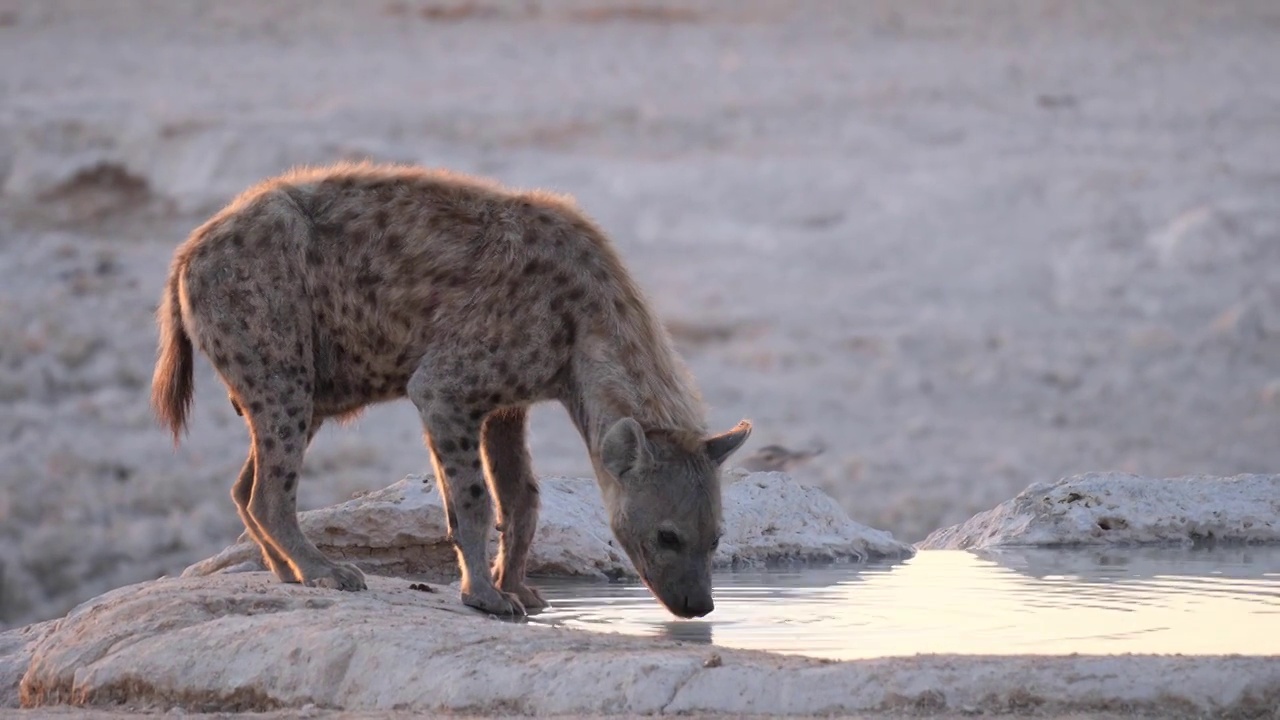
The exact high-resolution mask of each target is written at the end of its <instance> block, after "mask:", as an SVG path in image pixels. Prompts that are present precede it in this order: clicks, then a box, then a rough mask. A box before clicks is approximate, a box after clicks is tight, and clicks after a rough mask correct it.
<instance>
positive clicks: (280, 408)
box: [152, 165, 751, 617]
mask: <svg viewBox="0 0 1280 720" xmlns="http://www.w3.org/2000/svg"><path fill="white" fill-rule="evenodd" d="M158 319H159V325H160V348H159V359H158V361H157V363H156V370H155V379H154V382H153V389H152V402H153V405H154V407H155V410H156V412H157V414H158V416H159V418H160V419H161V421H162V422H163V423H164V424H166V425H167V426H168V427H169V428H170V429H171V430H172V431H173V433H174V438H175V441H176V440H177V438H178V437H179V435H180V434H181V432H182V429H183V427H184V426H185V424H186V417H187V412H188V410H189V408H190V405H191V396H192V359H193V346H194V347H199V348H200V350H201V351H202V352H204V353H205V354H206V355H207V356H208V357H209V359H210V360H211V362H212V363H213V367H214V368H215V369H216V370H217V372H218V374H219V375H220V376H221V378H222V380H223V382H224V383H225V384H226V386H227V389H228V391H229V394H230V398H231V402H232V404H233V405H234V406H235V407H236V410H237V412H239V413H240V414H242V415H243V416H244V418H245V420H246V421H247V423H248V425H249V431H250V435H251V438H252V440H251V445H250V449H249V458H248V460H246V461H245V464H244V469H243V470H241V472H240V477H239V479H238V480H237V481H236V482H235V485H234V487H233V489H232V492H231V495H232V498H233V499H234V500H235V504H236V509H237V510H238V512H239V514H240V518H241V519H242V520H243V521H244V524H245V527H246V528H247V530H248V533H249V535H250V536H251V537H252V538H253V539H254V541H255V542H257V544H258V545H259V546H260V547H261V548H262V553H263V556H264V559H265V560H266V562H267V564H268V565H269V566H270V568H271V570H272V572H274V573H275V575H276V576H277V577H278V578H279V579H280V580H282V581H284V582H301V583H306V584H308V585H314V586H321V587H331V588H339V589H343V590H360V589H363V588H364V587H365V581H364V576H363V575H362V574H361V572H360V571H359V570H358V569H356V568H355V567H353V566H351V565H348V564H343V563H337V562H334V561H332V560H329V559H328V558H326V557H325V556H324V555H323V554H321V552H320V551H319V550H318V549H317V548H316V547H315V545H313V544H312V543H311V542H310V541H309V540H308V539H307V538H306V537H305V536H304V535H303V534H302V532H301V530H300V529H299V527H298V520H297V513H296V493H297V483H298V474H299V472H300V471H301V469H302V457H303V453H304V452H305V451H306V448H307V445H308V443H309V442H310V440H311V438H312V437H314V436H315V433H316V431H317V430H318V429H319V428H320V425H321V423H323V422H324V421H325V420H326V419H327V418H333V417H341V416H346V415H351V414H353V413H356V412H358V411H359V410H360V409H361V408H362V407H364V406H365V405H368V404H370V403H375V402H381V401H385V400H393V399H396V398H400V397H404V396H408V398H409V399H410V400H411V401H413V403H414V405H415V406H417V408H418V412H419V414H420V416H421V418H422V424H423V427H424V428H425V430H426V442H427V446H428V448H429V450H430V455H431V460H432V463H433V465H434V468H435V476H436V481H437V483H438V485H439V488H440V493H441V495H442V497H443V499H444V502H445V509H446V518H447V523H448V528H449V533H450V538H451V539H452V541H453V543H454V545H455V546H456V548H457V552H458V563H459V566H460V568H461V571H462V583H461V587H462V600H463V602H464V603H466V604H467V605H470V606H473V607H476V608H480V609H482V610H486V611H488V612H492V613H498V614H519V613H522V612H524V611H526V609H536V608H540V607H543V606H545V605H546V603H545V602H544V601H543V599H542V598H541V596H540V595H539V593H538V592H537V591H536V590H535V589H534V588H532V587H530V586H529V585H527V584H526V581H525V560H526V558H527V556H528V553H529V546H530V543H531V542H532V539H533V534H534V528H535V526H536V524H537V518H538V482H537V478H536V477H535V476H534V474H533V470H532V469H531V466H530V460H529V452H528V448H527V444H526V438H525V435H526V419H527V413H528V407H529V405H530V404H532V403H535V402H538V401H542V400H559V401H560V402H561V403H562V404H563V405H564V406H565V407H566V408H567V409H568V411H569V415H570V417H571V418H572V419H573V422H574V423H575V424H576V426H577V427H578V429H579V431H580V432H581V434H582V437H583V439H584V440H585V442H586V445H587V448H588V450H589V453H590V456H591V460H592V463H593V465H594V467H595V472H596V476H597V479H598V481H599V485H600V489H601V492H602V494H603V497H604V501H605V506H606V508H607V509H608V513H609V519H610V524H611V526H612V528H613V532H614V535H615V536H616V537H617V539H618V541H619V543H620V544H621V545H622V547H623V548H624V549H625V550H626V552H627V555H628V556H629V557H630V558H631V560H632V561H633V562H634V564H635V566H636V569H637V570H638V571H639V573H640V576H641V578H642V579H643V580H644V582H645V583H646V584H647V585H648V586H649V588H650V589H651V590H652V591H653V593H654V594H655V595H656V596H657V598H658V599H659V600H660V601H661V602H662V603H663V604H664V605H665V606H666V607H667V608H668V609H669V610H671V612H673V613H675V614H676V615H680V616H685V617H693V616H701V615H705V614H707V613H709V612H711V610H712V609H713V607H714V606H713V603H712V599H711V558H712V554H713V553H714V551H715V548H716V543H717V540H718V538H719V537H720V522H721V509H720V487H719V477H718V476H719V467H720V465H721V464H722V463H723V462H724V461H725V459H726V458H727V457H728V456H729V455H730V454H731V453H732V452H733V451H734V450H736V449H737V448H738V447H739V446H740V445H741V444H742V443H743V441H744V440H746V438H747V436H748V434H749V433H750V431H751V426H750V424H749V423H748V422H747V421H743V422H742V423H740V424H739V425H738V426H737V427H735V428H733V429H732V430H729V431H728V432H725V433H723V434H720V435H715V436H708V433H707V431H706V425H705V420H704V416H705V411H704V409H703V407H702V404H701V401H700V399H699V396H698V393H697V391H696V389H695V388H694V386H693V384H692V382H691V380H690V377H689V374H688V372H687V371H686V370H685V368H684V366H683V365H682V364H681V362H680V360H679V359H678V357H677V356H676V354H675V353H674V351H673V350H672V347H671V342H670V340H669V338H668V336H667V334H666V331H665V330H664V329H663V327H662V325H661V324H660V323H659V322H658V320H657V319H655V317H654V315H653V312H652V311H651V310H650V309H649V307H648V306H647V304H646V301H645V299H644V297H643V296H642V294H641V292H640V290H639V289H638V288H637V287H636V285H635V283H634V282H633V281H632V279H631V277H630V275H629V274H628V273H627V271H626V269H625V268H624V267H623V265H622V263H621V261H620V260H619V258H618V255H617V254H616V252H615V251H614V249H613V247H612V246H611V244H610V242H609V240H608V239H607V238H606V237H605V235H604V233H603V232H602V231H601V230H600V229H599V228H598V227H596V226H595V225H594V224H592V222H591V221H590V220H588V219H587V218H586V217H584V216H583V214H582V213H581V212H580V211H579V210H577V209H576V208H575V207H574V205H573V204H572V202H571V201H570V200H568V199H565V198H562V197H558V196H554V195H550V194H546V193H541V192H516V191H510V190H505V189H503V188H500V187H498V186H496V185H494V184H491V183H488V182H485V181H482V180H478V179H474V178H469V177H465V176H461V175H456V174H451V173H446V172H439V171H428V170H423V169H418V168H409V167H391V166H375V165H342V166H337V167H332V168H326V169H310V170H300V171H296V172H293V173H290V174H288V175H284V176H282V177H279V178H275V179H272V180H269V181H267V182H264V183H262V184H260V185H258V186H256V187H254V188H252V189H250V190H248V191H247V192H245V193H244V194H242V195H241V196H240V197H238V198H236V199H235V200H234V201H233V202H232V203H231V204H230V205H229V206H227V207H226V208H225V209H223V210H222V211H221V212H219V213H218V214H217V215H215V216H214V217H213V218H211V219H210V220H209V221H207V222H206V223H205V224H203V225H202V226H200V227H199V228H197V229H196V230H195V232H194V233H192V235H191V237H190V238H189V239H188V240H187V241H186V242H185V243H184V244H183V245H182V246H181V247H179V248H178V250H177V252H176V253H175V256H174V260H173V264H172V267H171V269H170V273H169V279H168V284H167V285H166V289H165V292H164V296H163V300H162V302H161V305H160V309H159V313H158ZM490 498H492V499H493V500H494V501H496V505H497V526H498V528H499V531H500V534H501V537H500V544H499V549H498V556H497V558H496V559H495V562H494V564H493V566H492V570H491V569H490V567H489V565H488V558H487V539H488V535H489V529H490V526H491V525H493V522H494V510H493V504H494V503H491V500H490Z"/></svg>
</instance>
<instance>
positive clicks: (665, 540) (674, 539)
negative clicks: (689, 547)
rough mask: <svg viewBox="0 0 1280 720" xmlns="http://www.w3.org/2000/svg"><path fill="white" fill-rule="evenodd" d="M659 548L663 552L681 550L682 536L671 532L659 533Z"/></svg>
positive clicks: (661, 531) (663, 531) (660, 531)
mask: <svg viewBox="0 0 1280 720" xmlns="http://www.w3.org/2000/svg"><path fill="white" fill-rule="evenodd" d="M658 547H660V548H662V549H663V550H679V549H680V536H679V535H676V534H675V533H673V532H671V531H670V530H659V531H658Z"/></svg>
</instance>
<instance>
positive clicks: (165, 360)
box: [151, 265, 195, 445]
mask: <svg viewBox="0 0 1280 720" xmlns="http://www.w3.org/2000/svg"><path fill="white" fill-rule="evenodd" d="M181 274H182V267H181V266H179V265H175V267H174V268H173V271H172V272H170V273H169V283H168V285H167V286H166V287H165V293H164V298H163V299H162V300H161V301H160V309H159V310H158V311H157V312H156V321H157V323H158V324H159V326H160V347H159V350H158V351H157V358H156V371H155V375H154V376H153V377H152V379H151V408H152V409H153V410H154V411H155V413H156V418H158V419H159V420H160V423H161V424H162V425H164V426H166V427H168V428H169V431H170V432H172V433H173V442H174V444H175V445H176V444H177V443H178V440H179V439H180V436H181V434H182V430H183V428H184V427H186V424H187V411H189V410H190V409H191V395H192V392H193V391H194V389H195V385H194V383H193V381H192V377H191V376H192V368H193V362H194V356H193V350H192V347H191V337H190V336H189V335H187V330H186V328H185V327H183V324H182V301H181V298H180V297H179V288H178V283H179V278H180V276H181Z"/></svg>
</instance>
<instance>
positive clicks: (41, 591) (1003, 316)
mask: <svg viewBox="0 0 1280 720" xmlns="http://www.w3.org/2000/svg"><path fill="white" fill-rule="evenodd" d="M1278 78H1280V3H1276V2H1273V1H1272V0H1235V1H1228V2H1215V3H1207V2H1198V1H1195V0H1127V1H1126V2H1124V3H1108V2H1102V1H1101V0H1086V1H1085V2H1066V1H1065V0H1064V1H1054V0H1003V1H995V0H993V1H991V2H982V3H971V2H943V1H941V0H937V1H932V2H926V1H924V0H909V1H905V2H904V1H902V0H875V1H868V2H860V3H847V2H841V1H838V0H831V1H829V2H818V1H810V2H805V3H796V4H792V3H787V2H783V1H782V0H775V1H772V2H763V1H748V2H734V1H731V0H722V1H719V2H711V1H707V2H691V3H685V4H679V5H676V4H668V5H665V6H663V5H660V4H659V3H656V2H648V1H646V2H614V3H608V2H604V0H597V1H595V2H550V1H546V0H543V1H540V2H536V3H535V2H498V1H497V0H495V1H494V2H480V3H477V2H472V3H467V2H458V3H431V2H427V1H426V0H400V1H391V2H381V1H380V0H372V1H370V2H360V3H352V2H345V1H339V0H330V1H327V2H301V1H300V0H271V1H268V2H257V1H250V0H225V1H224V2H219V3H196V2H184V1H170V2H165V1H162V0H148V1H145V2H144V1H129V0H113V1H112V2H98V1H96V0H80V1H71V0H25V1H24V0H0V627H5V626H8V625H15V624H20V623H23V622H28V621H32V620H35V619H39V618H47V617H51V616H55V615H57V614H60V613H62V612H64V611H66V610H67V609H68V608H69V607H70V606H71V605H72V604H74V603H75V602H78V601H80V600H83V599H85V598H88V597H90V596H92V595H95V594H98V593H100V592H102V591H104V590H106V589H108V588H110V587H114V586H117V585H121V584H124V583H127V582H133V581H138V580H144V579H149V578H153V577H156V576H158V575H160V574H163V573H175V572H177V571H179V570H181V568H182V567H184V566H185V565H186V564H188V563H189V562H192V561H194V560H198V559H200V558H202V557H205V556H207V555H209V554H211V553H213V552H214V551H216V550H218V549H220V548H222V547H223V546H225V545H226V544H228V543H229V542H231V541H232V540H234V538H235V537H236V535H237V534H238V533H239V531H240V527H239V521H238V520H237V519H236V517H235V514H234V512H233V509H232V506H231V503H230V499H229V497H228V489H229V487H230V483H231V480H232V477H233V475H234V474H235V472H236V471H237V470H238V469H239V467H240V464H241V463H242V462H243V459H244V453H245V451H246V433H245V431H244V429H243V425H242V423H241V421H240V420H239V418H237V417H236V416H235V415H234V414H233V412H232V410H231V408H230V406H229V405H228V403H227V402H226V399H225V395H224V393H223V390H222V389H221V387H220V385H219V384H218V383H217V381H216V380H215V379H214V378H213V376H212V374H211V371H210V370H209V368H208V365H207V364H205V363H203V361H201V364H200V365H198V377H197V386H198V394H197V402H196V409H195V414H194V418H193V423H192V432H191V435H190V437H189V438H188V439H187V440H186V442H185V444H184V445H183V446H182V447H181V448H180V449H179V450H177V451H176V452H175V451H174V450H173V448H172V445H171V443H170V441H169V439H168V438H167V437H166V435H165V434H164V433H163V432H162V431H161V430H160V429H159V428H157V427H156V426H155V425H154V424H153V423H152V421H151V419H150V415H149V410H148V407H147V394H148V391H149V382H150V374H151V366H152V360H153V356H154V343H155V331H154V326H153V323H152V313H153V311H154V307H155V301H156V299H157V298H158V296H159V290H160V287H161V284H162V282H163V279H164V272H165V267H166V265H167V263H168V260H169V257H170V254H171V252H172V249H173V247H174V246H175V245H176V244H177V243H178V242H180V241H181V240H182V239H183V237H184V236H185V234H186V233H187V232H189V231H190V230H191V228H193V227H194V226H195V225H196V224H198V223H199V222H200V221H201V220H202V219H203V218H204V217H205V216H207V214H209V213H210V212H212V211H213V210H215V209H216V208H217V207H218V206H219V205H220V204H221V203H223V202H225V201H226V200H227V199H228V198H229V197H230V196H231V195H232V194H234V193H235V192H236V191H238V190H240V189H242V188H243V187H245V186H246V185H248V184H249V183H251V182H254V181H256V180H258V179H260V178H262V177H264V176H267V175H270V174H273V173H276V172H280V171H282V170H284V169H286V168H288V167H289V166H291V165H293V164H295V163H301V162H325V161H330V160H334V159H337V158H355V157H373V158H377V159H390V160H404V161H412V162H418V163H424V164H429V165H445V166H449V167H452V168H455V169H460V170H464V171H470V172H477V173H482V174H486V175H491V176H494V177H496V178H498V179H500V180H502V181H504V182H506V183H508V184H512V185H518V186H540V187H545V188H551V189H555V190H560V191H564V192H568V193H571V194H574V195H576V196H577V197H578V199H579V200H580V202H581V204H582V206H583V207H584V208H585V209H586V210H587V211H588V212H589V213H590V214H592V215H593V216H594V217H595V218H597V219H598V220H599V221H600V222H601V223H602V224H603V226H604V227H605V228H607V229H608V231H609V232H611V233H612V235H613V237H614V239H615V241H616V243H617V244H618V246H619V247H620V248H621V251H622V252H623V254H624V256H625V257H626V259H627V260H628V261H629V263H630V264H631V266H632V268H633V270H634V273H635V275H636V276H637V277H638V279H639V280H640V282H641V283H642V285H643V286H644V287H645V288H647V289H648V291H649V293H650V295H651V296H652V299H653V301H654V304H655V305H656V306H657V307H658V309H659V310H660V312H661V313H662V315H663V316H664V317H665V318H666V319H667V320H668V321H669V322H670V324H671V327H672V330H673V333H674V334H675V335H676V337H677V338H678V340H679V341H680V345H681V348H682V350H683V351H684V352H685V354H686V357H687V359H688V361H689V363H690V364H691V366H692V368H693V369H694V371H695V373H696V375H697V377H698V379H699V382H700V385H701V387H702V388H703V390H704V393H705V395H706V397H707V399H708V401H709V403H710V404H711V407H712V413H711V414H712V420H713V423H714V425H715V426H716V427H717V428H725V427H728V426H730V425H731V424H732V423H734V422H735V421H737V420H738V419H739V418H740V417H743V416H748V417H751V418H752V419H753V420H754V421H755V423H756V432H755V435H754V436H753V438H752V440H751V442H750V444H749V445H748V446H747V448H746V450H747V451H748V452H749V451H750V450H752V449H755V448H758V447H760V446H762V445H765V444H769V443H782V444H786V445H789V446H797V447H798V446H805V445H808V444H810V443H813V442H822V443H825V444H826V445H827V447H828V448H829V449H828V450H827V453H826V454H825V455H824V456H823V457H822V458H821V460H820V461H817V462H814V463H811V464H809V465H807V466H804V467H802V468H800V469H798V470H796V471H795V473H794V474H795V475H796V476H797V477H798V478H799V479H801V480H802V481H804V482H807V483H811V484H816V485H819V486H821V487H824V488H826V489H827V490H828V491H830V492H831V493H833V494H834V495H835V496H837V497H838V498H839V499H840V500H841V501H842V503H843V504H844V506H845V507H846V508H848V510H849V512H850V513H851V515H852V516H853V517H854V518H855V519H857V520H859V521H862V522H864V523H867V524H870V525H872V526H875V527H880V528H886V529H889V530H892V531H894V533H895V534H896V535H897V536H898V537H900V538H902V539H906V540H912V541H914V540H919V539H920V538H922V537H923V536H924V535H925V534H926V533H927V532H928V531H929V530H932V529H934V528H936V527H938V526H941V525H944V524H948V523H954V522H958V521H961V520H963V519H965V518H967V517H968V516H969V515H971V514H972V513H974V512H976V511H979V510H982V509H985V508H988V507H991V506H993V505H995V504H997V503H998V502H1000V501H1002V500H1004V499H1007V498H1009V497H1011V496H1013V495H1014V494H1015V493H1016V492H1017V491H1019V490H1021V489H1022V488H1024V487H1025V486H1026V485H1027V484H1029V483H1031V482H1034V481H1038V480H1051V479H1055V478H1057V477H1059V476H1062V475H1065V474H1071V473H1077V472H1083V471H1088V470H1107V469H1123V470H1131V471H1135V472H1139V473H1143V474H1149V475H1174V474H1182V473H1200V472H1204V473H1215V474H1233V473H1240V472H1268V471H1269V472H1275V471H1276V470H1277V469H1278V468H1280V80H1278ZM533 445H534V452H535V459H536V463H537V467H538V468H539V470H540V471H541V472H543V473H561V474H575V475H583V474H587V473H588V472H589V465H588V464H587V462H586V458H585V453H584V451H583V449H582V447H581V443H580V441H579V439H578V438H577V436H576V435H575V434H574V432H573V430H572V429H571V428H570V426H569V424H568V422H567V420H566V419H565V417H564V414H563V412H562V411H561V410H560V409H558V408H555V407H548V408H545V409H542V410H540V411H539V412H538V413H537V415H536V427H535V430H534V437H533ZM425 466H426V456H425V451H424V450H423V449H422V445H421V438H420V431H419V426H418V422H417V419H416V413H415V412H414V410H413V409H412V407H411V405H409V404H408V403H407V402H401V403H396V404H392V405H388V406H384V407H379V408H376V409H374V410H373V411H371V412H369V413H368V414H366V415H365V416H364V418H363V419H361V420H360V421H359V422H358V423H356V424H355V425H354V426H351V427H347V428H337V427H331V428H327V429H326V430H325V431H324V432H323V433H322V435H321V437H319V438H318V439H317V443H316V446H315V447H314V449H313V451H312V453H311V455H310V456H309V459H308V464H307V470H308V477H307V479H306V482H305V483H303V486H302V487H303V497H302V503H303V506H304V507H315V506H317V505H321V504H327V503H331V502H335V501H338V500H341V499H344V498H346V497H349V496H350V495H351V493H353V492H356V491H360V490H370V489H375V488H378V487H382V486H385V485H387V484H389V483H391V482H392V481H394V480H396V479H398V478H399V477H401V476H402V475H404V474H406V473H409V472H414V471H421V470H422V469H423V468H424V467H425Z"/></svg>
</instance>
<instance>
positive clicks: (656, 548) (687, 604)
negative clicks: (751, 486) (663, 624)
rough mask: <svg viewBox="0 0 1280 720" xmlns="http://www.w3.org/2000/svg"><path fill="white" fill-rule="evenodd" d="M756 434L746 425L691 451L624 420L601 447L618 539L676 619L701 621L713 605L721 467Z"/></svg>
mask: <svg viewBox="0 0 1280 720" xmlns="http://www.w3.org/2000/svg"><path fill="white" fill-rule="evenodd" d="M750 434H751V425H750V423H748V422H746V421H745V420H744V421H743V422H741V423H739V424H738V426H737V427H735V428H734V429H732V430H730V431H728V432H726V433H724V434H721V435H717V436H715V437H711V438H707V439H705V440H703V441H702V442H701V443H699V445H698V447H697V448H695V449H693V450H690V449H688V448H687V447H684V446H682V445H681V444H680V443H678V442H676V441H675V439H674V438H668V437H665V436H664V435H663V434H661V433H654V434H652V435H650V436H647V437H646V435H645V432H644V430H643V429H641V427H640V424H639V423H637V422H636V421H635V420H633V419H631V418H624V419H622V420H619V421H618V422H617V423H615V424H614V426H613V427H612V428H610V429H609V430H608V431H607V432H606V433H605V436H604V440H603V442H602V443H601V451H600V461H599V465H600V466H602V467H598V468H597V472H600V471H601V470H603V471H604V472H605V473H607V474H608V476H609V477H608V478H607V479H605V480H606V481H605V482H603V483H602V487H604V488H605V493H604V499H605V505H606V507H607V509H608V512H609V524H610V525H611V526H612V528H613V534H614V537H616V538H617V539H618V542H619V543H620V544H621V545H622V548H623V550H625V551H626V553H627V556H628V557H630V558H631V562H632V563H633V564H634V565H635V566H636V571H637V572H639V573H640V579H641V580H643V581H644V584H645V585H647V586H648V587H649V589H650V590H651V591H652V592H653V594H654V595H655V596H656V597H657V598H658V600H659V601H660V602H661V603H662V604H663V605H665V606H666V608H667V609H668V610H670V611H671V612H672V613H674V614H676V615H678V616H680V617H685V618H691V617H702V616H703V615H706V614H707V613H709V612H711V611H712V610H714V609H715V603H714V602H713V601H712V599H711V558H712V556H713V555H714V554H715V551H716V547H717V545H718V544H719V542H720V532H721V527H720V466H721V464H723V463H724V461H725V459H727V458H728V457H729V455H730V454H732V453H733V451H734V450H737V449H738V447H739V446H740V445H742V443H743V442H744V441H745V440H746V439H747V436H748V435H750Z"/></svg>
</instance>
